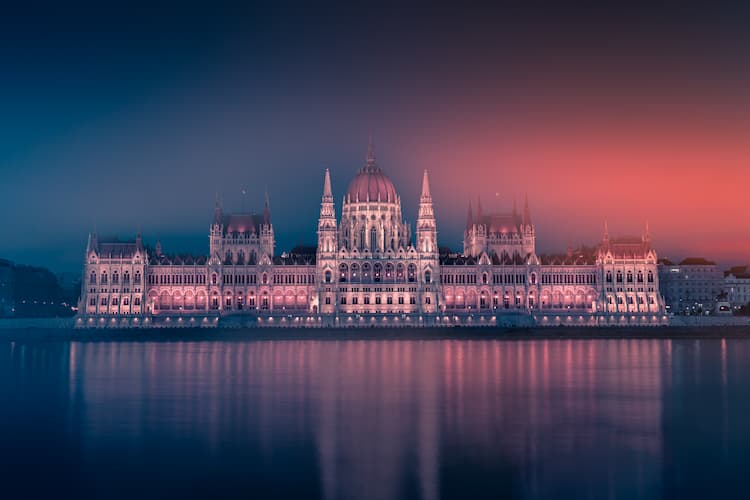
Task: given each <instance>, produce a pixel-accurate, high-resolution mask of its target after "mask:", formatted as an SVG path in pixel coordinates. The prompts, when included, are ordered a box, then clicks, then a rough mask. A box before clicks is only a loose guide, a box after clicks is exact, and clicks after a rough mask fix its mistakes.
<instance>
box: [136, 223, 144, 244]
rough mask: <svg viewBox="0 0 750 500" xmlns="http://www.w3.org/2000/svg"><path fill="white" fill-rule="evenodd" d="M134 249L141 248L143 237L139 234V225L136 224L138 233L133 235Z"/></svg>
mask: <svg viewBox="0 0 750 500" xmlns="http://www.w3.org/2000/svg"><path fill="white" fill-rule="evenodd" d="M135 247H136V248H138V249H141V248H143V235H142V234H141V225H140V224H138V232H137V233H135Z"/></svg>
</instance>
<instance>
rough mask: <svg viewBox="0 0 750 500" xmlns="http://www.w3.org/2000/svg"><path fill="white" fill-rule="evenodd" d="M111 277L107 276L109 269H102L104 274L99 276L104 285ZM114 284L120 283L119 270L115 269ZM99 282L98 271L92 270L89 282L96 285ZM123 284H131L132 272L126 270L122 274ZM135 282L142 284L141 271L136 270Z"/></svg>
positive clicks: (113, 274)
mask: <svg viewBox="0 0 750 500" xmlns="http://www.w3.org/2000/svg"><path fill="white" fill-rule="evenodd" d="M109 281H110V279H109V278H108V277H107V271H102V274H101V275H100V276H99V283H100V284H102V285H106V284H108V283H109ZM111 281H112V284H113V285H118V284H119V283H120V275H119V273H118V272H117V271H114V272H113V273H112V279H111ZM96 282H97V275H96V271H91V273H90V274H89V284H91V285H96ZM122 284H123V285H129V284H130V272H129V271H125V272H124V273H123V275H122ZM133 284H135V285H140V284H141V273H140V271H136V272H135V275H134V277H133Z"/></svg>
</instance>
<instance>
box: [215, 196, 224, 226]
mask: <svg viewBox="0 0 750 500" xmlns="http://www.w3.org/2000/svg"><path fill="white" fill-rule="evenodd" d="M223 215H224V210H223V208H222V206H221V198H220V197H219V193H218V192H217V193H216V202H215V203H214V224H221V219H222V216H223Z"/></svg>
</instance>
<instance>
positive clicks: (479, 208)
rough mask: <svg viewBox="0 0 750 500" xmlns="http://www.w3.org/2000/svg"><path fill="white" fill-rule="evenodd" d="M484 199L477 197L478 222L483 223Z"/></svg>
mask: <svg viewBox="0 0 750 500" xmlns="http://www.w3.org/2000/svg"><path fill="white" fill-rule="evenodd" d="M482 215H484V214H483V213H482V199H481V198H480V197H479V195H477V222H479V223H480V224H481V223H482Z"/></svg>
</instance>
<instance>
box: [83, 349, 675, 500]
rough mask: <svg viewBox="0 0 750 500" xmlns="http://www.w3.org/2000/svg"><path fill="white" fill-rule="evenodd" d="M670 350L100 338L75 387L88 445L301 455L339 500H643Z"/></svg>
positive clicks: (300, 461) (273, 457) (650, 482)
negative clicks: (515, 499)
mask: <svg viewBox="0 0 750 500" xmlns="http://www.w3.org/2000/svg"><path fill="white" fill-rule="evenodd" d="M666 349H667V348H666V345H665V343H664V342H660V341H646V340H623V341H612V342H597V341H538V342H537V341H534V342H484V341H472V342H468V341H443V342H412V341H317V342H316V341H304V342H302V341H300V342H297V341H294V342H279V341H269V342H250V343H245V342H238V343H234V342H232V343H220V342H212V343H175V344H159V343H145V344H143V343H131V344H111V343H86V344H76V345H75V349H74V350H73V356H74V357H75V360H73V361H71V363H72V364H74V365H76V366H77V369H72V368H71V374H77V377H81V376H82V374H85V376H84V377H83V382H81V383H79V384H77V385H72V387H73V389H71V390H73V391H74V392H75V391H78V394H77V396H76V397H77V398H78V399H80V400H81V401H82V404H81V408H85V414H84V415H82V418H84V419H85V423H83V424H82V428H84V429H86V431H85V432H86V437H87V439H92V438H96V439H99V438H101V439H108V440H111V439H112V437H111V434H112V432H113V429H118V432H119V433H120V434H121V439H122V446H130V447H132V446H136V447H137V446H139V443H146V442H148V441H149V440H153V439H155V437H157V436H158V437H159V438H160V439H161V440H165V441H166V442H171V440H174V439H189V440H190V441H191V442H196V443H198V444H199V445H200V448H198V450H200V449H205V452H202V453H206V454H207V456H208V457H211V456H215V457H219V456H221V454H222V453H227V446H232V447H234V448H236V449H238V450H239V449H241V450H245V451H244V452H243V453H246V454H248V455H249V456H252V457H254V458H253V460H254V463H253V465H251V464H248V466H247V468H248V469H252V468H253V467H257V466H256V465H254V464H255V462H260V463H270V464H276V466H277V467H285V466H284V465H283V463H284V462H283V460H288V459H289V457H290V456H292V457H298V458H296V460H297V462H296V463H297V465H296V467H299V468H300V469H301V470H300V471H299V474H303V473H304V472H305V471H307V472H309V471H317V474H318V478H317V479H316V485H315V488H317V489H319V491H320V495H321V497H323V498H328V499H337V498H403V497H416V498H441V497H443V498H450V497H457V496H464V497H465V496H466V495H467V494H469V496H471V497H472V498H482V497H483V494H485V495H486V494H487V493H488V492H493V495H494V497H496V496H497V492H498V491H502V492H507V493H508V494H511V493H515V494H516V495H517V496H523V497H527V498H547V497H549V496H550V495H553V494H556V493H557V492H559V491H567V490H569V491H568V493H570V494H571V495H573V496H574V497H580V496H582V495H583V494H584V493H586V494H589V493H591V492H593V493H592V494H593V495H594V497H597V498H600V497H602V496H606V495H607V494H608V493H607V492H608V491H617V492H619V493H621V494H623V496H626V497H627V496H631V497H632V496H637V494H639V493H640V494H641V496H644V495H643V493H644V492H646V493H649V492H653V489H654V488H656V487H657V486H658V484H659V477H660V473H661V467H662V464H661V455H660V454H661V450H662V443H661V432H662V430H661V425H662V424H661V422H662V421H661V418H662V407H661V398H662V393H663V391H664V388H663V385H664V383H665V382H664V379H663V377H664V373H665V369H664V366H665V363H667V362H668V357H667V354H665V353H666ZM623 374H626V376H625V375H623ZM71 397H73V396H71ZM234 448H230V449H234ZM247 450H253V451H252V452H248V451H247ZM308 452H310V453H308ZM612 456H617V457H619V461H618V462H617V463H615V462H613V461H612V460H611V459H609V458H610V457H612ZM581 470H586V471H587V474H586V475H583V476H582V475H581V474H580V471H581ZM250 473H251V472H247V474H250ZM571 477H576V478H577V480H576V481H575V482H571V481H570V478H571ZM467 478H471V480H467ZM311 480H312V479H311ZM308 486H310V485H308ZM566 489H567V490H566ZM461 493H462V494H463V495H461ZM583 496H585V495H583ZM618 496H619V495H618ZM646 496H648V495H646Z"/></svg>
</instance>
